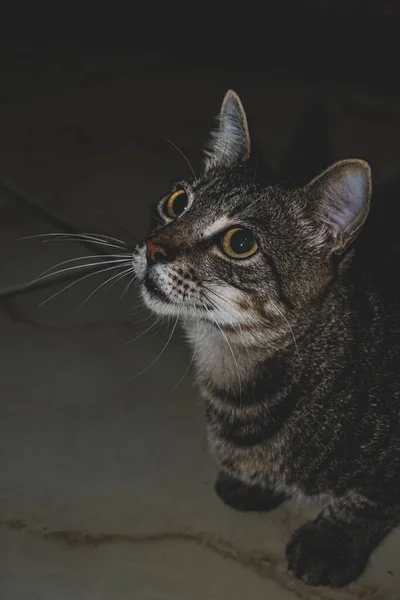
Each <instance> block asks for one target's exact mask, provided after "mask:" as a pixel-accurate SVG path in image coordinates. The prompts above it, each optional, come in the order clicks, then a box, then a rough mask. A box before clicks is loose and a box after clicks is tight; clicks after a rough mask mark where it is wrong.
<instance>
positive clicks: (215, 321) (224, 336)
mask: <svg viewBox="0 0 400 600" xmlns="http://www.w3.org/2000/svg"><path fill="white" fill-rule="evenodd" d="M203 306H204V308H205V309H206V311H207V312H208V314H209V315H210V316H211V318H212V320H213V321H214V323H215V324H216V326H217V327H218V329H219V330H220V332H221V335H222V337H223V338H224V340H225V342H226V343H227V344H228V347H229V349H230V351H231V354H232V357H233V360H234V361H235V365H236V371H237V375H238V379H239V398H241V397H242V380H241V378H240V372H239V365H238V362H237V360H236V356H235V353H234V351H233V349H232V346H231V345H230V343H229V340H228V338H227V337H226V335H225V333H224V332H223V331H222V329H221V327H220V325H219V323H218V321H217V320H216V319H215V318H214V315H213V314H212V312H211V311H210V310H209V309H208V308H207V305H206V304H205V303H204V302H203Z"/></svg>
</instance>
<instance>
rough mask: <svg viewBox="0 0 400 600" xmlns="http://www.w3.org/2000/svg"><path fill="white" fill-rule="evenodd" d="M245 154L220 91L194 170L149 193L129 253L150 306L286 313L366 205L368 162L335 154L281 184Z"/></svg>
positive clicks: (316, 280)
mask: <svg viewBox="0 0 400 600" xmlns="http://www.w3.org/2000/svg"><path fill="white" fill-rule="evenodd" d="M251 154H252V147H251V139H250V135H249V129H248V125H247V119H246V115H245V112H244V110H243V107H242V104H241V102H240V100H239V97H238V96H237V94H235V93H234V92H232V91H229V92H228V93H227V94H226V96H225V99H224V102H223V104H222V108H221V112H220V116H219V126H218V129H217V131H216V132H214V133H213V134H212V137H211V143H210V147H209V149H208V151H207V153H206V165H205V170H204V173H203V174H202V175H201V176H199V177H196V178H193V179H192V180H188V181H179V182H177V183H176V185H175V186H174V187H173V188H171V189H170V190H169V191H168V194H167V195H166V196H165V197H164V198H162V199H161V200H160V201H159V202H158V204H157V206H156V209H155V214H154V218H153V223H152V228H151V234H150V236H149V237H148V239H147V240H146V243H145V244H143V245H142V246H140V247H138V250H137V252H136V254H135V256H134V261H133V262H134V267H135V271H136V275H137V276H138V278H139V280H140V281H141V286H142V288H141V291H142V295H143V298H144V300H145V303H146V304H147V305H148V306H149V307H150V308H151V309H152V310H153V311H155V312H156V313H158V314H160V315H173V316H178V315H179V316H181V317H185V318H195V319H206V320H209V321H210V322H212V323H215V324H218V325H219V326H233V327H236V326H237V325H242V324H243V325H252V324H256V323H260V322H264V323H265V322H267V323H268V322H272V321H274V320H275V319H277V318H279V316H282V315H286V316H287V315H288V314H289V313H291V314H295V313H296V311H297V310H298V309H299V308H302V307H304V306H305V305H306V304H307V303H309V302H310V301H312V300H313V299H314V298H316V297H317V296H319V295H320V294H321V293H322V292H323V290H324V289H325V288H326V286H327V285H328V284H329V282H330V281H331V279H332V277H333V268H332V262H333V256H334V255H338V254H343V253H344V251H345V250H346V249H347V248H348V246H349V244H350V243H351V242H352V241H353V240H354V238H355V237H356V235H357V234H358V232H359V230H360V229H361V227H362V225H363V223H364V221H365V219H366V217H367V214H368V209H369V203H370V196H371V176H370V168H369V166H368V164H367V163H365V162H364V161H361V160H344V161H340V162H338V163H336V164H334V165H333V166H332V167H330V168H329V169H327V170H326V171H324V172H323V173H322V174H321V175H319V176H318V177H317V178H315V179H314V180H313V181H311V182H310V183H309V184H308V185H306V186H305V187H303V188H300V189H296V190H290V191H288V190H285V189H284V188H282V187H281V186H279V185H278V186H277V185H270V184H268V182H267V183H265V181H263V180H262V179H260V178H259V177H258V176H257V172H256V170H255V169H254V170H252V168H251ZM256 168H257V167H256Z"/></svg>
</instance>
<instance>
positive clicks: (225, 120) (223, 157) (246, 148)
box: [206, 90, 251, 170]
mask: <svg viewBox="0 0 400 600" xmlns="http://www.w3.org/2000/svg"><path fill="white" fill-rule="evenodd" d="M218 121H219V123H218V128H217V130H216V131H214V132H212V134H211V139H210V142H209V144H208V148H207V150H206V170H208V169H210V168H212V167H218V166H223V167H231V166H234V165H237V164H240V163H244V162H246V161H247V160H248V158H249V157H250V148H251V146H250V134H249V128H248V125H247V118H246V113H245V112H244V108H243V106H242V103H241V101H240V98H239V96H238V95H237V94H236V92H234V91H233V90H229V91H228V92H227V93H226V95H225V98H224V101H223V103H222V107H221V111H220V114H219V119H218Z"/></svg>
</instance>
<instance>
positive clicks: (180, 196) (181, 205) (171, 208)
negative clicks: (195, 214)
mask: <svg viewBox="0 0 400 600" xmlns="http://www.w3.org/2000/svg"><path fill="white" fill-rule="evenodd" d="M188 205H189V199H188V196H187V193H186V192H185V190H178V191H177V192H174V193H173V194H172V196H170V197H169V198H168V201H167V205H166V212H167V215H168V216H169V217H171V219H175V217H179V215H181V214H182V213H183V212H185V210H186V209H187V207H188Z"/></svg>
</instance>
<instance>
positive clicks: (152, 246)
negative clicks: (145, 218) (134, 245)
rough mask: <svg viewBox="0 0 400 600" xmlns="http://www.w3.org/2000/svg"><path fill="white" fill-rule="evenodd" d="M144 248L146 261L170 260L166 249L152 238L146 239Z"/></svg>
mask: <svg viewBox="0 0 400 600" xmlns="http://www.w3.org/2000/svg"><path fill="white" fill-rule="evenodd" d="M146 248H147V252H146V254H147V261H148V262H149V263H152V262H162V261H167V260H170V256H169V255H168V253H167V251H166V249H165V248H163V247H162V246H160V244H156V243H155V242H153V241H152V240H147V242H146Z"/></svg>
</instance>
